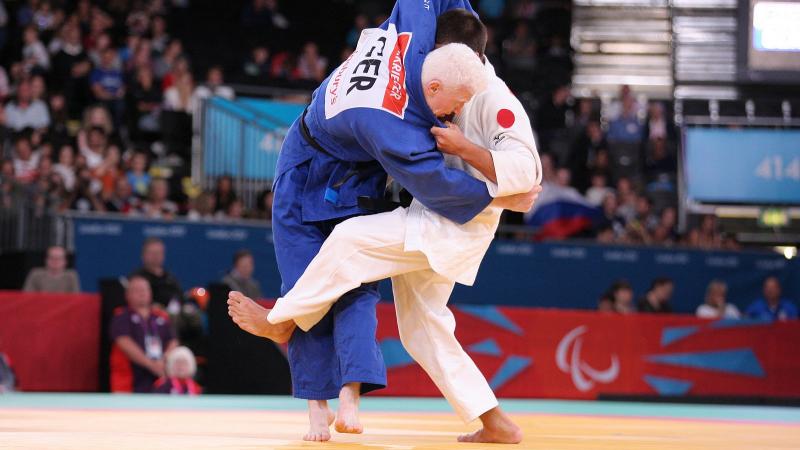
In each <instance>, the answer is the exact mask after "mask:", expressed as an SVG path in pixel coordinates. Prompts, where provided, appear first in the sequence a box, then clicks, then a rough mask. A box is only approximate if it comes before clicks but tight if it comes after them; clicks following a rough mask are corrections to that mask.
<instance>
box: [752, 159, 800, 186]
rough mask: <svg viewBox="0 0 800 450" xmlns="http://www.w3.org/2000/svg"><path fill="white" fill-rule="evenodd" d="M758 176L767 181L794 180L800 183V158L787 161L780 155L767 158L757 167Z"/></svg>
mask: <svg viewBox="0 0 800 450" xmlns="http://www.w3.org/2000/svg"><path fill="white" fill-rule="evenodd" d="M756 176H757V177H759V178H763V179H765V180H776V181H777V180H784V179H786V180H794V181H798V182H800V157H795V158H793V159H792V160H790V161H785V162H784V158H783V157H782V156H780V155H775V156H767V157H766V158H764V159H763V160H761V162H760V163H758V166H756Z"/></svg>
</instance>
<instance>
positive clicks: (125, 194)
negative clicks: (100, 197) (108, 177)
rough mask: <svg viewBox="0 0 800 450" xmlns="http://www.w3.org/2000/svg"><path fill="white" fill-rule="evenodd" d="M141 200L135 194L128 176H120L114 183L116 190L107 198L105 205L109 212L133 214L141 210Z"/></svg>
mask: <svg viewBox="0 0 800 450" xmlns="http://www.w3.org/2000/svg"><path fill="white" fill-rule="evenodd" d="M140 206H141V202H140V200H139V199H138V198H137V197H136V196H135V195H133V189H132V188H131V183H130V182H129V181H128V178H127V177H119V178H117V180H116V183H115V185H114V192H113V193H111V195H110V196H109V197H108V198H107V199H106V203H105V207H106V211H108V212H118V213H122V214H131V213H135V212H138V211H139V207H140Z"/></svg>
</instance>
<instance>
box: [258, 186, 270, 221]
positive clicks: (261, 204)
mask: <svg viewBox="0 0 800 450" xmlns="http://www.w3.org/2000/svg"><path fill="white" fill-rule="evenodd" d="M272 200H273V194H272V190H271V189H267V190H265V191H263V192H261V194H259V196H258V199H257V200H256V211H255V213H254V214H253V218H254V219H261V220H267V221H272Z"/></svg>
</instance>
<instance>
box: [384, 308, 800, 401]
mask: <svg viewBox="0 0 800 450" xmlns="http://www.w3.org/2000/svg"><path fill="white" fill-rule="evenodd" d="M451 309H452V310H453V312H454V313H455V315H456V320H457V324H458V325H457V328H456V336H457V337H458V339H459V341H460V342H461V344H462V346H463V347H464V349H465V350H466V351H467V353H468V354H469V355H470V356H471V357H472V358H473V360H474V361H475V362H476V364H477V365H478V367H479V368H480V369H481V371H482V372H483V374H484V375H485V376H486V378H487V380H489V382H490V384H491V385H492V387H493V388H494V389H495V392H496V393H497V395H498V396H501V397H522V398H524V397H552V398H574V399H593V398H597V396H598V395H599V394H628V395H630V394H633V395H635V394H647V395H659V394H660V395H714V396H770V397H800V384H798V383H797V380H798V379H800V352H798V351H797V344H798V342H800V323H799V322H783V323H767V322H761V321H752V320H744V321H725V320H723V321H709V320H701V319H696V318H694V317H691V316H672V315H670V316H658V315H646V314H635V315H628V316H621V315H615V314H602V313H595V312H589V311H586V312H580V311H564V310H547V309H523V308H502V307H499V308H498V307H494V306H463V305H462V306H454V307H451ZM395 320H396V319H395V312H394V306H393V305H392V304H386V303H384V304H381V305H379V308H378V323H379V332H378V335H379V342H380V343H381V348H382V350H383V353H384V359H385V360H386V364H387V368H388V373H389V387H388V388H387V389H386V390H383V391H381V392H379V393H378V394H379V395H381V394H382V395H409V396H437V395H439V393H438V391H437V390H436V387H435V386H434V385H433V383H432V382H430V380H429V378H428V377H427V376H425V374H424V372H423V371H422V369H421V368H420V367H419V366H417V365H416V364H415V363H413V361H411V358H410V357H409V356H408V355H407V353H405V351H404V350H403V349H402V346H401V345H400V342H399V338H398V332H397V325H396V322H395Z"/></svg>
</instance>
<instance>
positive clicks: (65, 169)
mask: <svg viewBox="0 0 800 450" xmlns="http://www.w3.org/2000/svg"><path fill="white" fill-rule="evenodd" d="M53 172H55V173H57V174H59V175H60V176H61V179H62V180H63V182H64V188H65V189H66V190H67V191H70V192H72V190H73V189H74V188H75V150H74V149H73V148H72V147H71V146H69V145H64V146H62V147H61V149H59V151H58V163H56V164H55V165H54V166H53Z"/></svg>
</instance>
